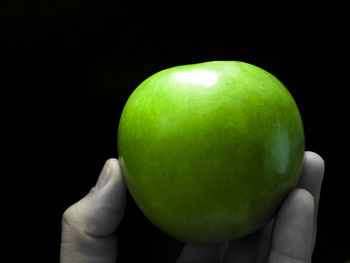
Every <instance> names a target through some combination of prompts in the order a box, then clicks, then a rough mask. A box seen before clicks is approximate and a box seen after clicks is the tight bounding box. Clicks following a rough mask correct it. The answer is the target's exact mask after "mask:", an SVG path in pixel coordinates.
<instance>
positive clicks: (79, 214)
mask: <svg viewBox="0 0 350 263" xmlns="http://www.w3.org/2000/svg"><path fill="white" fill-rule="evenodd" d="M323 172H324V163H323V160H322V158H321V157H320V156H318V155H317V154H315V153H313V152H306V153H305V158H304V165H303V171H302V175H301V179H300V182H299V186H298V187H299V188H297V189H296V190H294V191H293V192H292V193H291V194H290V195H289V197H288V198H287V200H286V201H285V202H284V204H283V205H282V207H281V208H280V211H279V213H278V215H277V216H276V218H274V219H272V220H271V222H270V223H269V224H267V225H266V226H265V227H264V228H263V229H261V230H259V231H258V232H256V233H254V234H252V235H250V236H247V237H244V238H242V239H240V240H235V241H230V242H226V243H217V244H186V245H185V247H184V249H183V251H182V253H181V256H180V258H179V260H178V263H185V262H187V263H190V262H192V263H195V262H197V263H204V262H213V263H214V262H234V261H238V260H240V261H239V262H247V263H248V262H262V260H268V261H267V262H271V263H272V262H286V263H287V262H293V263H294V262H295V263H298V262H303V263H304V262H311V255H312V250H313V247H314V242H315V237H316V215H317V208H318V200H319V195H320V188H321V182H322V177H323ZM305 189H306V190H305ZM310 193H311V194H310ZM313 198H314V200H313ZM125 205H126V186H125V182H124V179H123V176H122V172H121V169H120V166H119V163H118V160H116V159H109V160H108V161H107V162H106V164H105V166H104V168H103V170H102V172H101V175H100V177H99V179H98V182H97V184H96V186H95V187H93V188H92V189H91V191H90V192H89V194H88V195H87V196H85V197H84V198H83V199H82V200H80V201H79V202H77V203H75V204H73V205H72V206H71V207H69V208H68V209H67V210H66V211H65V213H64V215H63V220H62V243H61V263H68V262H86V263H89V262H100V263H104V262H115V260H116V257H117V250H116V246H117V239H116V237H115V236H114V235H113V234H112V233H113V232H114V231H115V230H116V228H117V227H118V224H119V223H120V221H121V219H122V217H123V215H124V208H125ZM291 219H293V220H291ZM259 260H260V261H259ZM298 260H299V261H298ZM303 260H304V261H303ZM265 262H266V261H265Z"/></svg>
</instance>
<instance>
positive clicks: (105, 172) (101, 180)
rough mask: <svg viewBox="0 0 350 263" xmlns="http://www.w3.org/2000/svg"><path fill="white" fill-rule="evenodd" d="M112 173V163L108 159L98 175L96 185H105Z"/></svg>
mask: <svg viewBox="0 0 350 263" xmlns="http://www.w3.org/2000/svg"><path fill="white" fill-rule="evenodd" d="M110 173H111V164H110V161H107V162H106V163H105V165H104V166H103V169H102V171H101V174H100V176H99V177H98V180H97V183H96V187H97V188H99V189H101V188H103V186H105V185H106V184H107V182H108V180H109V178H110Z"/></svg>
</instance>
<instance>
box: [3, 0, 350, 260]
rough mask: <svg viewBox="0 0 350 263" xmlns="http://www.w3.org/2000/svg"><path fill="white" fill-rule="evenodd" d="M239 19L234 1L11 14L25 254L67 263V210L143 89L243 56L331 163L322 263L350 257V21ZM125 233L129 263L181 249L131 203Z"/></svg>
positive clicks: (112, 152) (49, 6)
mask: <svg viewBox="0 0 350 263" xmlns="http://www.w3.org/2000/svg"><path fill="white" fill-rule="evenodd" d="M240 13H241V12H240V11H239V10H238V9H237V8H236V7H235V6H234V5H228V4H223V5H219V4H216V5H207V6H205V5H200V6H198V5H181V4H178V5H175V3H174V5H173V6H165V5H156V4H147V5H146V4H144V5H142V6H140V5H136V4H134V3H130V4H121V3H117V2H116V1H109V2H107V1H94V0H90V1H81V2H77V1H61V2H57V3H56V2H52V1H41V2H39V3H36V4H34V3H30V2H26V1H23V2H22V3H20V4H13V5H12V6H8V8H7V9H5V10H3V15H2V18H5V19H4V21H3V23H2V26H4V27H3V30H2V32H3V35H2V36H3V40H5V41H3V43H5V47H4V48H3V61H2V62H5V63H3V65H4V69H3V73H5V77H4V78H3V83H4V87H6V88H7V90H8V91H10V93H11V97H6V96H3V99H4V100H6V98H12V99H13V103H11V104H10V105H9V106H8V107H6V111H4V112H5V113H6V115H7V116H10V118H9V120H10V124H12V126H11V127H14V128H13V130H12V131H11V133H12V135H15V136H16V137H15V138H16V139H15V140H14V142H16V144H14V145H16V146H15V147H14V152H13V154H14V155H13V158H12V159H15V160H16V161H15V163H16V164H17V167H21V168H24V173H22V172H21V174H20V176H21V177H20V178H22V179H23V180H22V179H21V180H22V181H21V183H20V184H19V186H20V187H19V189H22V188H23V189H25V190H23V191H22V192H21V191H19V192H18V195H21V193H23V196H25V197H26V198H24V200H22V201H21V202H22V205H21V207H22V208H21V215H22V217H20V220H19V221H20V225H21V226H22V227H21V229H26V230H29V232H30V233H31V234H28V235H24V236H21V242H20V244H21V245H20V247H21V249H25V248H28V249H27V250H26V252H27V253H26V257H28V258H36V261H40V260H41V259H45V261H46V262H54V261H55V260H56V262H57V260H58V257H59V248H60V231H61V229H60V226H61V225H60V224H61V216H62V213H63V212H64V210H65V209H66V208H67V207H68V206H69V205H71V204H73V203H74V202H76V201H78V200H79V199H80V198H82V197H83V196H84V195H85V194H86V193H87V192H88V191H89V190H90V188H91V187H92V186H93V185H94V184H95V182H96V180H97V176H98V175H99V172H100V170H101V168H102V166H103V164H104V162H105V160H106V159H108V158H110V157H117V141H116V138H117V137H116V136H117V127H118V122H119V117H120V114H121V112H122V109H123V106H124V104H125V102H126V100H127V98H128V96H129V95H130V94H131V93H132V91H133V90H134V89H135V88H136V87H137V85H138V84H140V83H141V82H142V81H143V80H144V79H145V78H147V77H148V76H150V75H152V74H154V73H156V72H158V71H159V70H161V69H164V68H167V67H172V66H176V65H183V64H190V63H197V62H204V61H211V60H240V61H245V62H248V63H252V64H255V65H257V66H259V67H262V68H264V69H265V70H267V71H269V72H270V73H272V74H274V75H275V76H276V77H277V78H279V79H280V80H281V81H282V82H283V83H284V84H285V85H286V87H287V88H288V89H289V91H290V93H291V94H292V95H293V97H294V99H295V100H296V102H297V104H298V106H299V109H300V112H301V115H302V118H303V121H304V127H305V135H306V149H307V150H311V151H315V152H317V153H319V154H320V155H321V156H322V157H323V158H324V159H325V163H326V173H325V178H324V183H323V188H322V195H321V200H320V207H319V220H318V222H319V223H318V236H317V243H316V248H315V252H314V262H335V263H337V262H344V261H345V260H346V259H348V258H350V252H348V251H347V250H348V249H349V248H350V247H349V242H348V241H346V240H348V236H349V227H348V225H347V223H348V221H349V219H350V217H349V215H348V214H347V210H348V207H349V205H348V203H349V197H348V193H347V190H348V189H349V178H348V171H347V170H346V169H345V168H346V165H347V163H346V162H347V157H348V156H347V147H348V139H347V137H346V135H347V134H348V133H347V132H346V130H345V129H346V126H345V124H346V123H347V122H348V113H349V110H348V107H347V106H348V105H346V102H347V101H348V99H347V96H348V95H346V91H347V89H348V82H347V81H345V80H346V76H347V74H348V65H347V60H346V59H345V52H346V49H347V45H346V44H345V37H346V34H347V33H348V32H347V30H346V26H345V22H346V19H345V18H344V17H342V16H341V15H339V14H336V15H333V16H330V15H329V14H327V15H325V14H319V13H315V14H312V13H311V14H310V13H309V12H307V13H306V12H305V14H304V13H292V14H291V15H288V13H287V12H283V11H280V12H278V14H276V13H277V12H272V13H271V14H266V15H260V16H247V15H240ZM15 167H16V166H15ZM18 171H19V170H18ZM33 185H34V186H33ZM28 189H29V191H27V190H28ZM28 192H29V193H28ZM31 197H33V198H31ZM29 200H30V201H29ZM32 223H33V224H35V225H36V227H35V228H34V227H33V226H32ZM38 229H39V230H38ZM33 236H34V237H38V238H39V239H40V240H41V242H39V244H38V243H37V242H34V243H33V241H32V240H33ZM118 236H119V262H133V261H134V260H138V261H140V260H141V259H142V260H143V261H145V260H147V259H148V260H149V262H175V259H176V257H177V255H178V254H179V252H180V250H181V248H182V245H183V244H182V243H181V242H178V241H175V240H173V239H171V238H169V237H168V236H166V235H165V234H163V233H161V232H160V231H159V230H157V229H156V228H155V227H154V226H153V225H152V224H150V223H149V221H148V220H147V219H146V218H145V217H144V216H143V215H142V213H141V212H140V211H139V210H138V208H137V207H136V205H135V203H134V202H133V200H132V199H131V197H130V196H128V205H127V209H126V215H125V219H124V220H123V222H122V223H121V226H120V227H119V230H118ZM138 261H135V262H138Z"/></svg>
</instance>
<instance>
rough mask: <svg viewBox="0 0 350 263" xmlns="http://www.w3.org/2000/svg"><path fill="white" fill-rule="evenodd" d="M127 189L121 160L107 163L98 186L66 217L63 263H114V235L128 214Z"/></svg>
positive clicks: (62, 253)
mask: <svg viewBox="0 0 350 263" xmlns="http://www.w3.org/2000/svg"><path fill="white" fill-rule="evenodd" d="M125 205H126V186H125V183H124V179H123V176H122V172H121V169H120V166H119V162H118V160H117V159H109V160H107V162H106V163H105V165H104V167H103V170H102V172H101V174H100V176H99V179H98V181H97V184H96V185H95V186H94V187H93V188H92V189H91V191H90V192H89V193H88V194H87V195H86V196H85V197H84V198H83V199H81V200H80V201H79V202H77V203H75V204H73V205H72V206H70V207H69V208H68V209H67V210H66V211H65V212H64V215H63V219H62V237H61V263H63V262H97V261H96V260H98V262H113V260H115V259H116V256H117V254H116V245H117V240H116V237H115V236H114V235H112V234H113V232H114V231H115V230H116V228H117V226H118V224H119V223H120V221H121V220H122V217H123V215H124V208H125Z"/></svg>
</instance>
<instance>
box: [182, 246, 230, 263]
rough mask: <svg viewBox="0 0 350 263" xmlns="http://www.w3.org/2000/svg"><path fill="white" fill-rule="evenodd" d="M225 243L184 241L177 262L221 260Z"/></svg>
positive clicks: (189, 262) (211, 261)
mask: <svg viewBox="0 0 350 263" xmlns="http://www.w3.org/2000/svg"><path fill="white" fill-rule="evenodd" d="M227 243H228V242H220V243H209V244H194V243H186V244H185V246H184V248H183V249H182V252H181V255H180V257H179V259H178V261H177V263H219V262H221V260H222V256H223V254H224V252H225V249H226V246H227Z"/></svg>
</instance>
